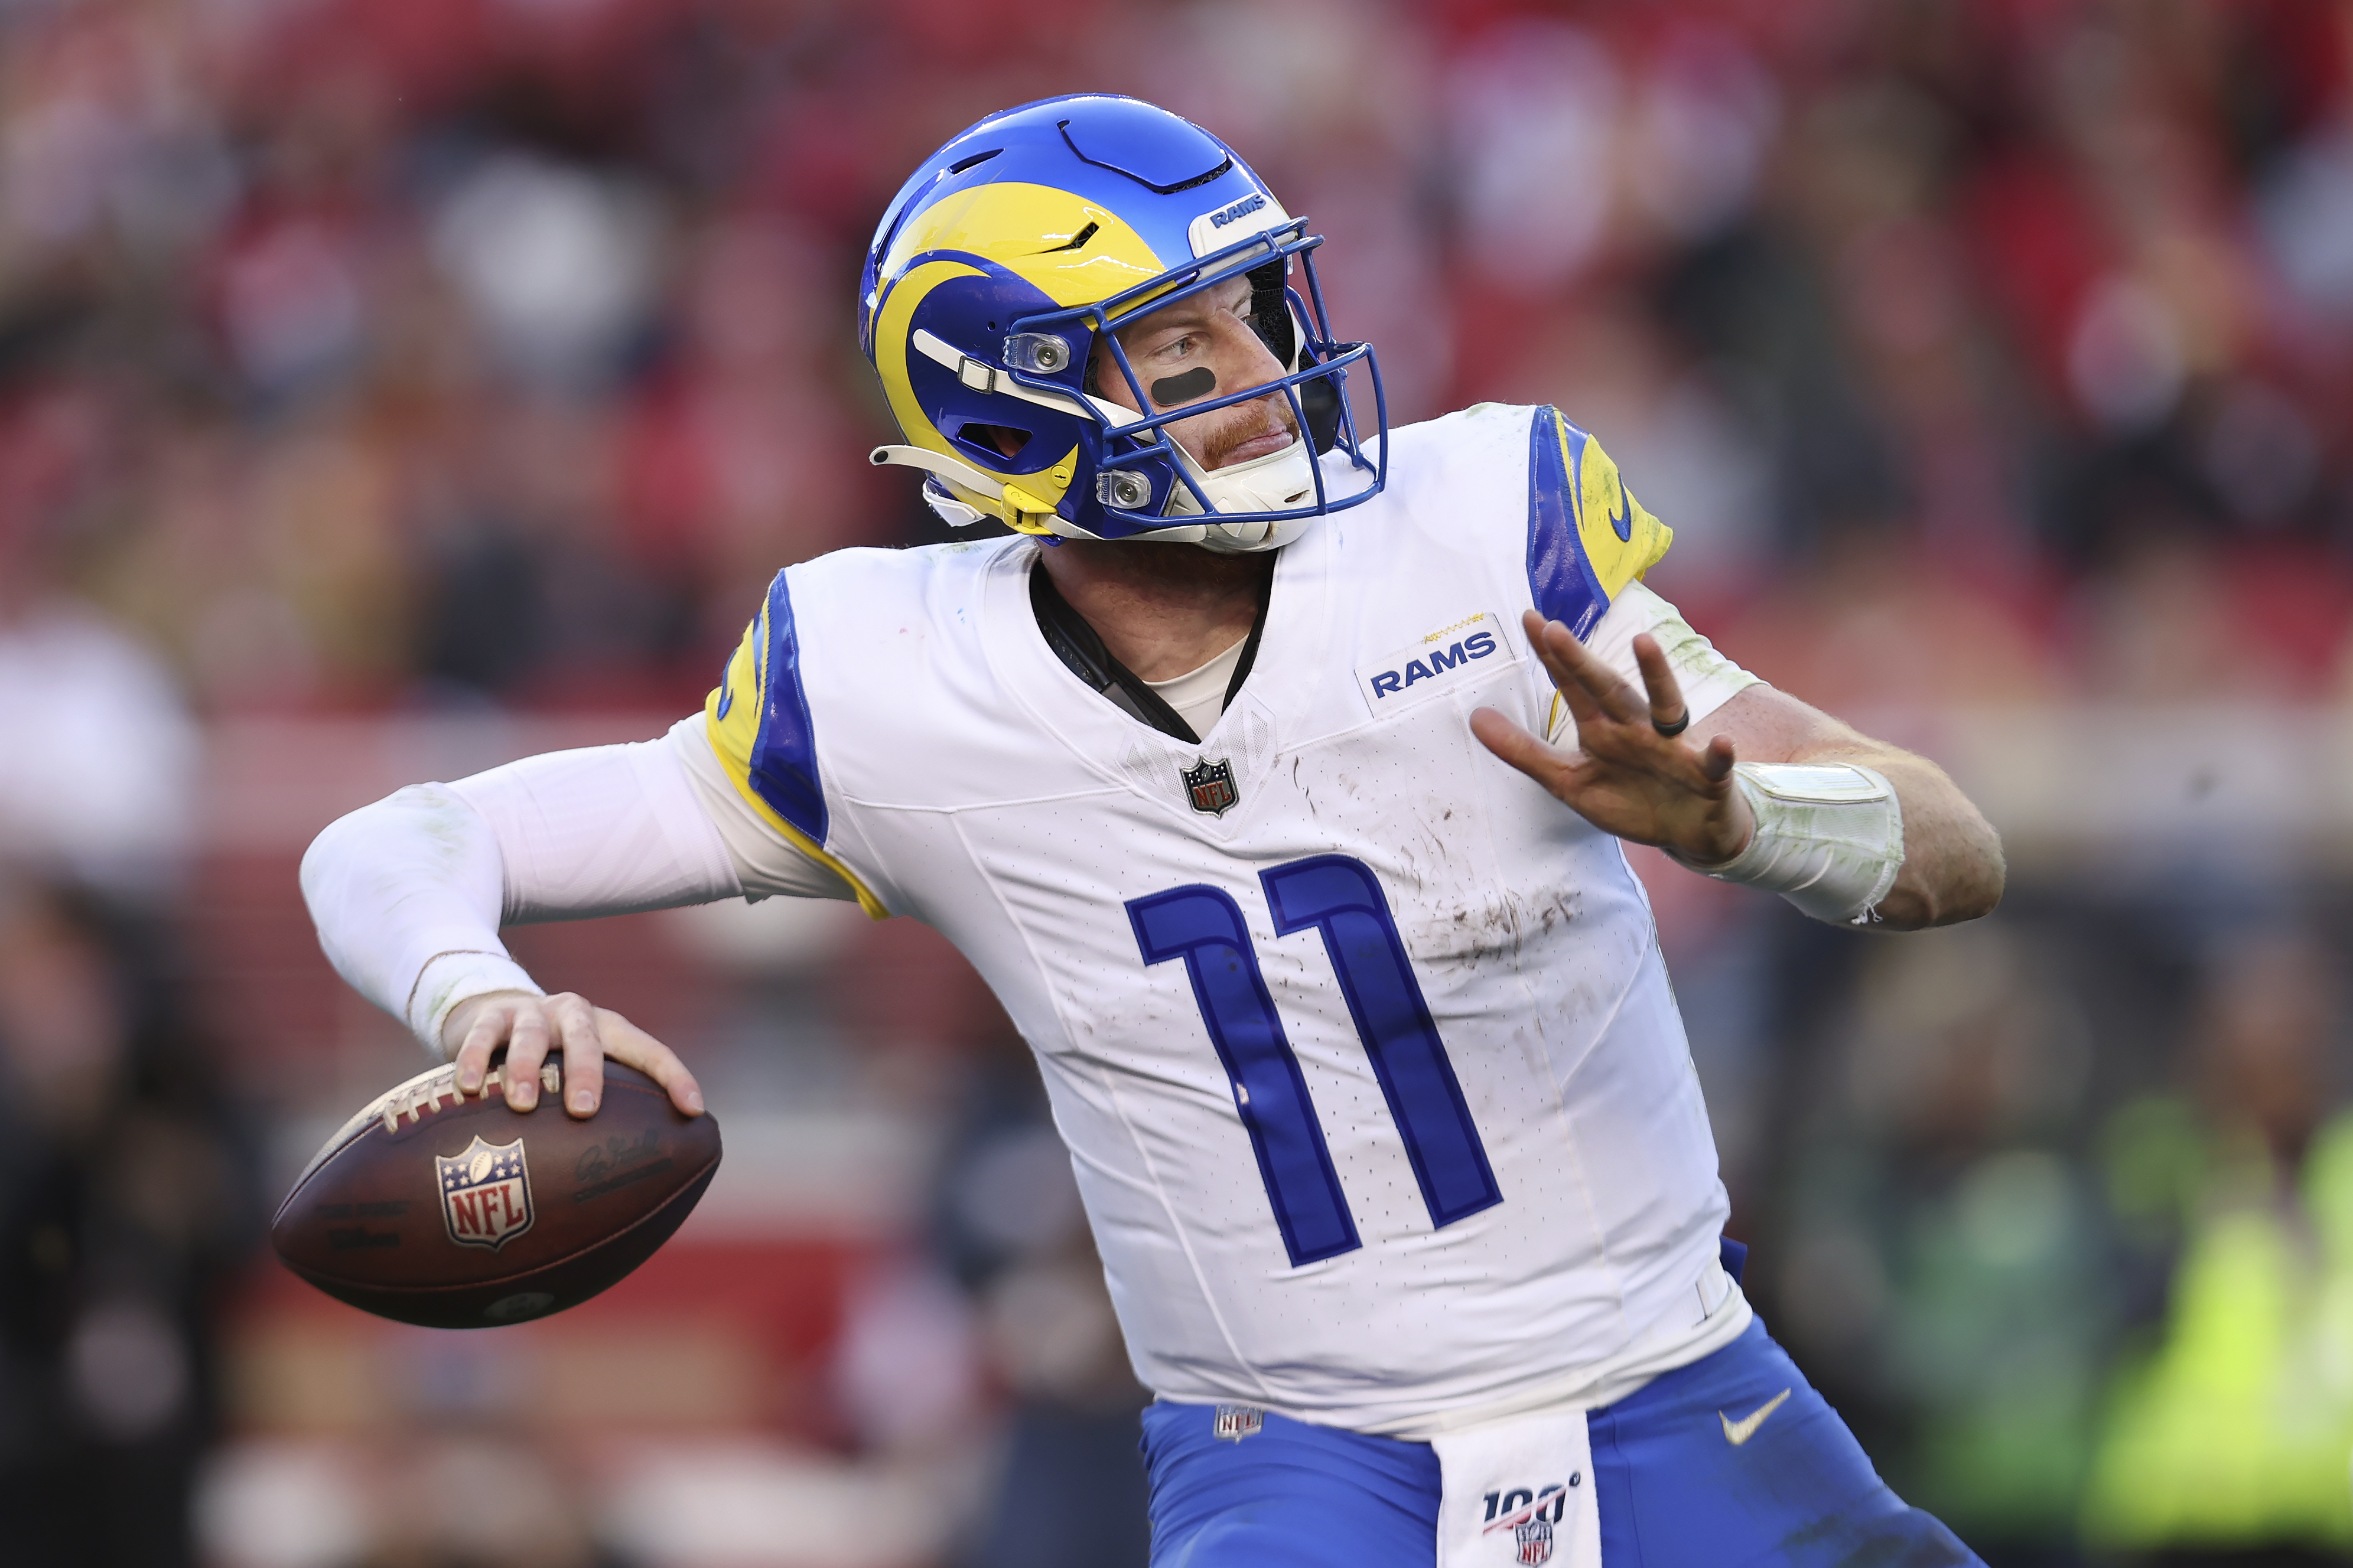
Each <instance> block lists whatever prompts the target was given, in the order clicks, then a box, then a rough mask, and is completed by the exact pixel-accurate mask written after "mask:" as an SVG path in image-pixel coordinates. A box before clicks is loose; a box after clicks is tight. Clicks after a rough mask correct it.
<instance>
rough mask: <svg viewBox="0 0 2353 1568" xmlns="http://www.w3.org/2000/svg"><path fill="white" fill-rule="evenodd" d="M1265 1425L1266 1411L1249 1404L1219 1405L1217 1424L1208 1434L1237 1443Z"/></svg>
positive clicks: (1224, 1440)
mask: <svg viewBox="0 0 2353 1568" xmlns="http://www.w3.org/2000/svg"><path fill="white" fill-rule="evenodd" d="M1264 1426H1266V1412H1265V1411H1263V1410H1261V1409H1258V1408H1256V1407H1255V1406H1253V1405H1219V1406H1218V1419H1217V1424H1216V1425H1215V1426H1211V1427H1210V1428H1209V1435H1210V1436H1213V1437H1216V1438H1218V1439H1219V1440H1221V1441H1223V1442H1228V1443H1239V1442H1240V1441H1241V1440H1242V1439H1243V1438H1245V1437H1248V1436H1252V1435H1253V1434H1255V1433H1257V1432H1258V1431H1260V1430H1261V1428H1263V1427H1264Z"/></svg>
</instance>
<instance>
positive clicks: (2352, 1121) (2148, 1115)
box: [2084, 931, 2353, 1562]
mask: <svg viewBox="0 0 2353 1568" xmlns="http://www.w3.org/2000/svg"><path fill="white" fill-rule="evenodd" d="M2337 968H2338V966H2337V965H2336V964H2334V963H2332V962H2331V961H2330V959H2329V958H2328V957H2327V956H2326V955H2325V954H2324V953H2323V952H2321V950H2320V949H2319V948H2318V946H2317V945H2316V943H2315V942H2313V941H2312V940H2311V939H2310V938H2309V937H2308V936H2306V935H2305V934H2304V933H2302V932H2298V931H2281V932H2274V933H2267V934H2263V935H2252V936H2248V937H2245V938H2242V940H2240V941H2238V942H2233V943H2232V944H2231V945H2230V946H2229V947H2228V948H2226V949H2225V950H2224V951H2222V952H2220V953H2218V954H2217V955H2216V958H2215V960H2214V962H2213V963H2211V967H2210V970H2209V973H2208V974H2207V976H2206V981H2205V985H2204V991H2203V994H2202V996H2201V998H2200V1006H2199V1018H2198V1029H2197V1036H2196V1040H2195V1045H2194V1049H2193V1052H2192V1055H2191V1057H2190V1059H2189V1063H2188V1068H2189V1071H2188V1074H2187V1075H2186V1076H2187V1078H2188V1079H2189V1081H2188V1082H2187V1084H2186V1085H2185V1086H2184V1092H2182V1093H2178V1094H2175V1095H2168V1096H2162V1097H2158V1098H2155V1099H2149V1100H2139V1101H2137V1102H2135V1103H2133V1104H2130V1105H2127V1106H2126V1107H2125V1108H2124V1109H2122V1110H2119V1111H2117V1112H2116V1116H2115V1117H2114V1118H2113V1120H2112V1121H2111V1122H2110V1125H2109V1128H2108V1132H2107V1137H2106V1140H2105V1142H2106V1149H2105V1154H2106V1162H2105V1163H2106V1174H2107V1179H2108V1184H2109V1188H2110V1193H2111V1197H2112V1201H2113V1202H2114V1204H2115V1205H2116V1210H2117V1213H2118V1215H2119V1216H2120V1217H2121V1219H2122V1220H2123V1222H2124V1223H2125V1224H2126V1226H2128V1227H2129V1229H2128V1231H2127V1235H2128V1236H2130V1237H2131V1238H2132V1239H2133V1241H2134V1242H2135V1243H2137V1246H2138V1247H2140V1248H2142V1249H2143V1250H2145V1251H2163V1252H2170V1253H2171V1254H2172V1255H2173V1258H2174V1259H2175V1261H2174V1263H2173V1267H2172V1271H2171V1280H2170V1283H2169V1286H2168V1289H2167V1290H2166V1294H2165V1300H2164V1311H2163V1317H2162V1320H2161V1321H2160V1323H2159V1324H2158V1327H2157V1331H2156V1333H2155V1334H2154V1336H2153V1342H2151V1343H2150V1344H2149V1345H2148V1347H2147V1351H2146V1352H2145V1353H2143V1354H2140V1355H2137V1356H2136V1357H2133V1358H2132V1359H2131V1360H2129V1361H2128V1362H2126V1363H2125V1365H2124V1366H2123V1367H2122V1368H2121V1369H2120V1371H2119V1373H2118V1374H2117V1380H2116V1389H2115V1391H2114V1393H2113V1395H2112V1398H2111V1401H2110V1405H2109V1409H2108V1413H2107V1416H2106V1420H2105V1429H2104V1432H2103V1435H2102V1437H2101V1442H2100V1447H2099V1454H2098V1458H2097V1461H2096V1464H2095V1466H2094V1470H2093V1476H2092V1487H2091V1489H2090V1492H2089V1494H2088V1496H2087V1498H2086V1500H2085V1504H2084V1529H2085V1533H2086V1535H2087V1537H2088V1538H2089V1539H2090V1540H2091V1541H2092V1542H2094V1544H2095V1545H2097V1546H2099V1547H2102V1548H2105V1549H2108V1550H2125V1551H2133V1552H2154V1551H2161V1552H2164V1553H2165V1554H2166V1555H2167V1557H2168V1559H2169V1560H2184V1561H2186V1560H2191V1559H2203V1560H2209V1561H2217V1562H2221V1561H2229V1562H2241V1561H2253V1560H2261V1561H2266V1562H2291V1561H2297V1560H2303V1559H2309V1560H2311V1561H2316V1562H2317V1561H2324V1560H2325V1561H2337V1560H2339V1558H2341V1555H2342V1553H2343V1552H2345V1551H2346V1550H2347V1549H2348V1547H2353V1489H2348V1482H2347V1457H2348V1454H2353V1116H2348V1114H2346V1113H2345V1112H2343V1111H2342V1110H2340V1109H2339V1106H2340V1103H2341V1100H2342V1097H2343V1092H2344V1086H2343V1084H2342V1083H2341V1081H2340V1073H2339V1068H2338V1064H2339V1062H2340V1061H2341V1051H2342V1039H2343V1032H2342V1031H2343V1025H2342V1018H2341V1008H2342V998H2341V997H2340V995H2339V994H2338V982H2337ZM2253 1553H2260V1554H2262V1555H2261V1557H2260V1558H2255V1557H2251V1556H2250V1554H2253Z"/></svg>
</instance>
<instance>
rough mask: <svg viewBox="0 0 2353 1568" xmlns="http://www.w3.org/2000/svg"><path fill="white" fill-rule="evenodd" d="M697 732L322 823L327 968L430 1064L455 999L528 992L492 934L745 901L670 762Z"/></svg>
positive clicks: (314, 858)
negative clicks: (516, 926) (397, 1026)
mask: <svg viewBox="0 0 2353 1568" xmlns="http://www.w3.org/2000/svg"><path fill="white" fill-rule="evenodd" d="M690 725H691V726H692V727H693V729H694V732H693V733H692V734H688V733H685V731H688V729H689V727H690ZM701 725H702V718H701V716H700V715H697V716H696V717H695V718H694V719H692V720H691V721H688V723H685V724H681V725H679V726H677V727H676V728H674V729H673V730H671V731H670V733H669V734H667V735H664V736H663V737H662V738H661V739H659V740H657V741H645V742H638V743H636V744H633V745H626V746H597V747H593V748H590V749H588V750H585V751H576V752H550V753H548V754H547V755H544V756H538V757H526V758H524V759H523V760H522V761H521V762H518V763H508V764H507V765H506V766H504V767H501V768H492V769H491V771H490V772H488V773H477V774H475V775H474V776H473V777H471V778H468V779H461V780H459V782H458V783H456V784H416V785H412V786H410V787H409V788H407V789H404V790H401V791H400V792H398V793H397V794H396V795H391V796H389V797H388V798H386V799H384V800H380V801H378V802H376V803H375V805H369V806H363V807H362V808H361V809H359V810H358V811H355V812H353V813H352V814H351V815H350V816H345V817H343V818H341V819H340V820H338V821H336V822H334V823H332V824H331V825H330V826H328V828H327V830H326V831H325V832H323V833H322V834H321V835H319V837H318V838H317V839H316V840H315V841H314V842H313V843H312V844H311V848H310V852H309V853H308V854H306V855H304V856H303V858H302V896H303V898H304V900H306V901H307V902H308V903H309V905H310V908H311V919H312V921H315V922H316V923H317V925H318V928H319V943H320V946H321V947H322V948H324V949H325V950H326V954H327V958H328V961H329V962H330V963H333V964H334V966H335V970H336V973H340V974H341V975H342V976H343V978H344V979H345V980H346V981H348V982H350V984H351V985H352V986H353V989H355V990H357V991H358V992H359V993H360V994H362V995H364V996H365V997H366V998H367V999H368V1000H369V1001H371V1002H374V1003H375V1005H377V1006H379V1007H382V1008H383V1009H385V1011H386V1012H388V1013H390V1014H392V1015H393V1016H395V1017H397V1018H399V1019H401V1020H402V1021H403V1022H405V1023H406V1024H407V1025H408V1026H409V1029H410V1030H411V1032H413V1033H414V1034H415V1035H416V1036H417V1039H418V1040H419V1041H421V1042H422V1043H423V1044H424V1045H425V1047H427V1049H428V1050H431V1051H433V1052H434V1053H435V1054H436V1055H438V1054H439V1053H440V1037H441V1026H442V1023H443V1022H444V1021H445V1020H446V1019H447V1018H448V1016H449V1012H450V1010H451V1009H452V1008H454V1007H456V1006H457V1005H458V1004H459V1003H460V1002H463V1001H465V1000H466V999H467V998H468V997H470V996H479V995H481V994H484V993H485V992H490V991H508V990H520V991H532V992H537V991H538V990H539V987H538V985H536V984H534V983H533V981H532V978H531V976H530V975H529V974H527V973H524V972H523V970H522V966H520V965H519V964H517V963H515V962H514V961H513V960H512V958H510V957H509V956H508V954H507V951H506V947H505V944H504V943H502V942H500V941H499V934H498V929H499V926H500V925H501V923H504V922H518V923H519V922H524V921H539V920H561V919H567V918H575V917H579V916H586V915H604V914H618V913H623V912H626V911H628V910H656V909H667V908H670V907H671V906H674V905H678V904H693V903H707V902H709V901H711V900H714V899H724V898H731V897H734V896H736V895H738V894H740V893H742V891H743V890H744V889H743V884H742V882H741V880H740V879H739V878H738V877H737V874H736V870H735V866H734V862H733V858H732V857H731V856H730V854H729V852H728V848H727V845H726V843H725V841H724V840H723V838H722V837H721V836H720V832H719V829H718V828H717V827H716V826H713V824H712V819H711V816H710V814H709V812H708V811H707V810H706V808H705V805H704V802H703V799H702V794H701V792H700V791H699V790H698V789H697V787H696V785H695V784H694V783H693V781H692V780H691V777H690V775H689V773H688V771H687V767H686V764H685V763H684V762H683V761H682V760H681V756H680V752H681V742H686V743H690V744H692V745H699V746H702V747H703V749H704V750H706V751H707V750H709V747H708V745H707V744H706V743H705V742H703V741H702V736H701V732H700V727H701Z"/></svg>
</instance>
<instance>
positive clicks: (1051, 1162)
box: [935, 1028, 1151, 1568]
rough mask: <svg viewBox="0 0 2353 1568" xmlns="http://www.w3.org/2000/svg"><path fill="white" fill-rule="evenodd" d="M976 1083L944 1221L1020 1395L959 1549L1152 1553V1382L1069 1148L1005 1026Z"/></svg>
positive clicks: (977, 1562) (972, 1079)
mask: <svg viewBox="0 0 2353 1568" xmlns="http://www.w3.org/2000/svg"><path fill="white" fill-rule="evenodd" d="M966 1083H967V1088H966V1093H965V1105H964V1110H963V1119H962V1126H961V1128H960V1129H959V1131H957V1132H956V1134H955V1136H954V1138H953V1139H952V1141H951V1142H950V1144H949V1148H948V1155H947V1159H946V1161H945V1162H944V1166H943V1169H942V1177H941V1182H940V1185H939V1196H938V1202H937V1219H936V1222H935V1223H936V1226H937V1229H938V1237H939V1244H940V1247H941V1248H942V1251H943V1253H944V1257H945V1258H946V1259H947V1261H948V1263H949V1264H950V1266H951V1267H952V1268H954V1269H955V1273H956V1275H957V1277H958V1278H959V1279H962V1280H963V1281H964V1282H965V1286H966V1288H967V1289H970V1290H971V1291H972V1292H973V1293H974V1296H975V1298H976V1304H977V1306H978V1310H979V1313H980V1318H981V1321H982V1323H983V1325H984V1328H985V1333H986V1337H987V1345H988V1347H989V1351H990V1355H991V1361H992V1363H993V1364H994V1366H995V1369H996V1372H997V1376H998V1377H999V1378H1001V1379H1002V1380H1003V1383H1004V1384H1005V1386H1006V1387H1007V1389H1008V1391H1009V1392H1010V1394H1011V1395H1012V1400H1013V1408H1012V1411H1011V1413H1010V1416H1009V1419H1008V1424H1007V1428H1006V1432H1005V1436H1004V1437H1003V1440H1002V1441H1003V1452H1002V1455H1001V1458H1000V1460H999V1469H998V1474H997V1484H996V1487H995V1490H994V1495H993V1496H992V1497H991V1499H990V1500H989V1501H988V1503H987V1506H986V1508H985V1510H984V1514H983V1517H982V1520H981V1522H980V1525H979V1528H978V1529H977V1531H976V1532H975V1533H974V1535H973V1536H972V1537H971V1538H970V1541H969V1543H968V1544H967V1546H966V1547H965V1550H964V1551H963V1552H960V1553H959V1554H958V1556H957V1562H958V1563H962V1564H966V1565H968V1568H1122V1565H1124V1564H1134V1565H1140V1564H1142V1563H1144V1562H1145V1557H1146V1556H1147V1554H1148V1552H1149V1550H1150V1546H1151V1538H1150V1534H1149V1531H1147V1530H1146V1528H1145V1481H1144V1461H1143V1458H1142V1457H1141V1456H1140V1454H1139V1453H1138V1451H1137V1447H1136V1439H1137V1425H1136V1413H1137V1412H1138V1411H1140V1410H1141V1409H1142V1408H1143V1407H1144V1405H1145V1401H1146V1399H1147V1398H1148V1397H1149V1395H1147V1394H1145V1391H1144V1389H1143V1388H1142V1387H1141V1386H1140V1385H1139V1384H1137V1383H1136V1381H1135V1377H1134V1373H1132V1372H1131V1371H1130V1370H1129V1368H1128V1362H1127V1347H1126V1345H1125V1343H1124V1342H1123V1341H1122V1340H1121V1338H1120V1332H1119V1321H1118V1320H1117V1319H1116V1318H1115V1317H1114V1316H1113V1310H1112V1302H1111V1295H1110V1292H1109V1291H1108V1290H1107V1289H1105V1287H1104V1284H1103V1264H1102V1262H1101V1260H1099V1259H1098V1258H1096V1256H1095V1250H1094V1244H1093V1242H1092V1239H1091V1238H1090V1237H1089V1236H1088V1234H1087V1223H1086V1215H1085V1213H1084V1211H1083V1210H1082V1208H1081V1206H1080V1200H1079V1189H1078V1184H1077V1183H1076V1182H1075V1181H1074V1180H1073V1179H1072V1176H1071V1155H1070V1151H1069V1150H1067V1149H1065V1148H1064V1147H1063V1146H1062V1140H1061V1136H1060V1134H1059V1133H1058V1132H1056V1131H1054V1124H1053V1121H1052V1119H1051V1117H1050V1114H1049V1112H1048V1108H1047V1106H1046V1103H1045V1097H1044V1095H1043V1094H1042V1093H1041V1092H1040V1090H1039V1085H1038V1081H1037V1076H1036V1071H1035V1069H1034V1068H1032V1067H1031V1066H1030V1064H1029V1061H1028V1059H1027V1056H1026V1052H1024V1051H1023V1050H1022V1049H1021V1047H1020V1045H1019V1042H1018V1039H1017V1038H1015V1037H1013V1036H1012V1035H1011V1031H1010V1029H1009V1028H1008V1029H1007V1030H1006V1031H1005V1032H1004V1034H1003V1035H1002V1036H1001V1037H999V1039H998V1040H997V1041H996V1042H995V1043H994V1047H993V1048H991V1049H988V1050H987V1051H985V1052H983V1053H982V1054H980V1055H979V1056H978V1057H977V1058H976V1059H975V1060H974V1061H973V1062H972V1064H971V1066H970V1068H969V1070H968V1073H967V1078H966Z"/></svg>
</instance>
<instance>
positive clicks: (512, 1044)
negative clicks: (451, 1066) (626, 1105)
mask: <svg viewBox="0 0 2353 1568" xmlns="http://www.w3.org/2000/svg"><path fill="white" fill-rule="evenodd" d="M501 1046H504V1047H506V1048H507V1058H506V1067H505V1071H504V1074H503V1077H504V1079H505V1082H506V1100H507V1105H508V1107H509V1108H510V1109H512V1110H531V1109H532V1108H533V1107H534V1106H536V1105H537V1104H538V1103H539V1068H540V1064H541V1063H542V1062H543V1061H545V1060H546V1059H547V1057H548V1053H549V1052H550V1051H551V1050H554V1049H558V1048H560V1049H561V1050H562V1052H563V1056H564V1109H565V1111H567V1112H568V1113H570V1114H571V1115H573V1116H582V1117H586V1116H594V1115H596V1107H597V1105H598V1104H599V1103H600V1102H601V1101H602V1100H603V1099H604V1096H605V1058H607V1057H610V1058H613V1060H615V1061H617V1062H619V1063H621V1064H622V1065H623V1066H625V1067H633V1068H637V1069H638V1071H639V1072H641V1073H643V1074H645V1075H646V1076H647V1077H648V1078H649V1079H653V1080H654V1081H655V1082H656V1083H658V1084H659V1085H661V1086H662V1088H663V1089H666V1090H668V1091H669V1094H670V1103H671V1104H672V1105H675V1106H677V1107H678V1108H679V1110H681V1111H682V1112H684V1113H685V1114H686V1115H688V1116H700V1115H702V1086H701V1085H700V1084H697V1083H696V1082H695V1081H694V1075H693V1074H692V1073H691V1072H689V1071H687V1070H686V1064H685V1063H684V1062H682V1061H681V1060H679V1059H678V1057H677V1054H676V1053H675V1052H673V1051H671V1049H670V1047H668V1046H665V1045H663V1044H662V1043H661V1042H660V1041H659V1040H657V1039H655V1038H654V1037H652V1036H651V1035H649V1034H647V1033H646V1032H645V1031H644V1030H643V1029H640V1028H638V1026H636V1025H635V1024H632V1023H630V1022H629V1021H628V1019H627V1018H624V1017H622V1016H620V1015H619V1014H618V1013H616V1012H614V1011H613V1010H612V1009H610V1008H609V1007H598V1006H596V1005H592V1004H591V1003H590V1002H589V1001H588V999H587V998H586V997H585V996H581V995H577V994H574V993H572V992H569V991H567V992H564V993H562V994H558V995H554V996H538V995H534V994H532V993H530V992H528V991H491V992H487V993H485V994H482V995H480V996H470V997H468V998H467V999H466V1000H465V1001H463V1002H460V1003H459V1004H458V1005H457V1006H455V1007H453V1008H451V1009H450V1010H449V1016H448V1018H447V1019H446V1020H445V1021H444V1022H443V1023H442V1026H441V1048H442V1050H443V1051H445V1052H447V1053H448V1055H449V1057H450V1058H451V1059H453V1060H454V1061H456V1062H457V1064H458V1088H459V1090H460V1091H461V1092H463V1093H466V1094H480V1093H481V1092H482V1083H483V1080H484V1079H487V1078H488V1077H489V1076H490V1071H491V1052H492V1051H495V1050H497V1049H498V1048H499V1047H501Z"/></svg>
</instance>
